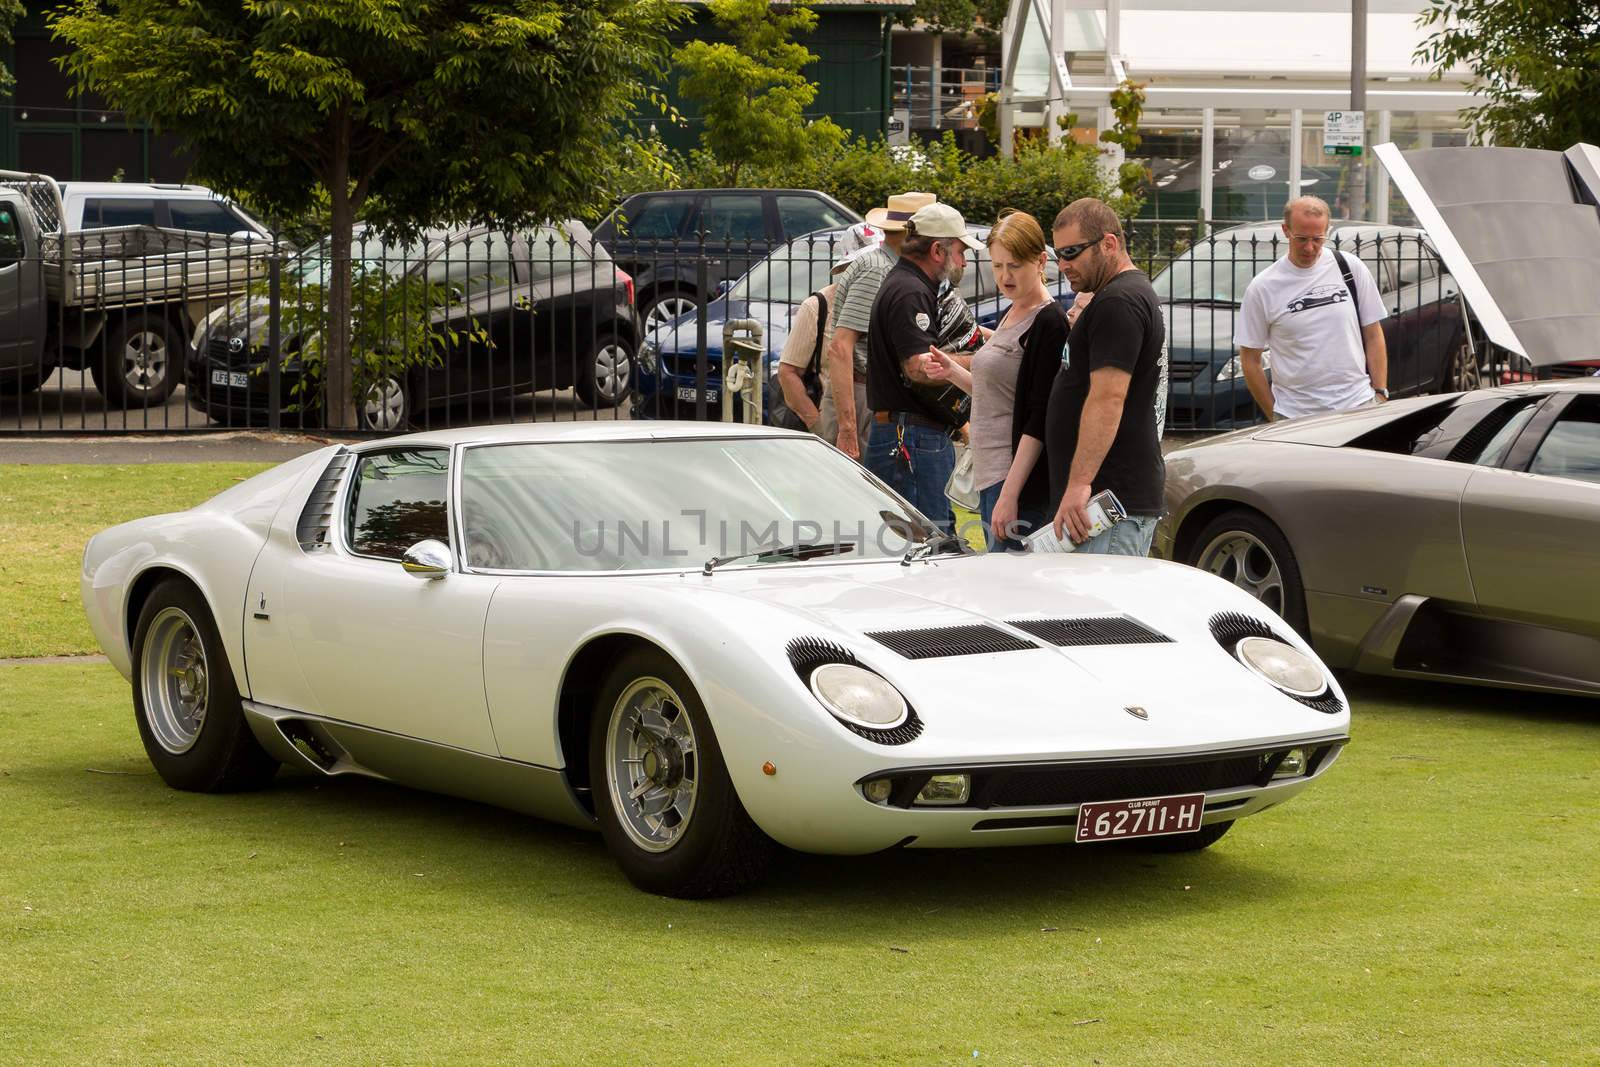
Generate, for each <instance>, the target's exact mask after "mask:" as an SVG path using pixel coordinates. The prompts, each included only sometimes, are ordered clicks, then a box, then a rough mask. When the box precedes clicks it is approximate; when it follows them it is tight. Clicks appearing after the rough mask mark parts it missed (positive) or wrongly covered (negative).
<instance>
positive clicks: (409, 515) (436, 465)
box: [347, 448, 450, 560]
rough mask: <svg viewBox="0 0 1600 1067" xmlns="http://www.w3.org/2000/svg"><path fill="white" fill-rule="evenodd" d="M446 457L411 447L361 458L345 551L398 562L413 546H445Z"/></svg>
mask: <svg viewBox="0 0 1600 1067" xmlns="http://www.w3.org/2000/svg"><path fill="white" fill-rule="evenodd" d="M449 474H450V453H449V451H448V450H446V449H443V448H413V449H403V450H400V451H395V452H377V453H373V454H370V455H366V456H363V457H361V466H360V467H359V468H358V469H357V470H356V480H355V485H354V486H352V487H351V490H350V510H349V513H348V516H347V521H348V527H347V529H348V530H349V534H350V548H351V549H352V550H353V551H355V552H358V553H360V554H361V555H363V556H378V557H380V558H382V559H396V560H397V559H399V558H400V556H401V555H402V554H403V553H404V552H405V550H406V549H408V548H410V547H411V546H412V545H414V544H416V543H417V542H418V541H426V540H428V539H429V538H432V539H434V540H436V541H443V542H444V543H446V544H449V543H450V521H449V518H448V512H447V509H446V507H445V502H446V501H447V500H448V499H449V497H450V480H449Z"/></svg>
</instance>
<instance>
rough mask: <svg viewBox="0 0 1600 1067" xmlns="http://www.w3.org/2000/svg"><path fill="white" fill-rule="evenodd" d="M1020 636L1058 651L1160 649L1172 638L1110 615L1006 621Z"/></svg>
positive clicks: (1139, 623) (1121, 616)
mask: <svg viewBox="0 0 1600 1067" xmlns="http://www.w3.org/2000/svg"><path fill="white" fill-rule="evenodd" d="M1006 625H1007V626H1015V627H1016V628H1017V629H1019V630H1021V631H1022V632H1024V633H1029V634H1032V635H1033V636H1034V637H1037V638H1038V639H1039V640H1041V641H1044V642H1046V643H1048V644H1052V645H1056V646H1059V647H1063V648H1065V647H1069V646H1076V645H1160V644H1171V643H1172V638H1170V637H1168V636H1167V635H1166V634H1163V633H1158V632H1157V631H1155V630H1152V629H1150V627H1148V626H1146V625H1145V624H1144V623H1142V622H1140V621H1138V620H1137V619H1130V618H1128V617H1127V616H1125V615H1110V616H1106V617H1103V618H1092V619H1009V620H1007V621H1006Z"/></svg>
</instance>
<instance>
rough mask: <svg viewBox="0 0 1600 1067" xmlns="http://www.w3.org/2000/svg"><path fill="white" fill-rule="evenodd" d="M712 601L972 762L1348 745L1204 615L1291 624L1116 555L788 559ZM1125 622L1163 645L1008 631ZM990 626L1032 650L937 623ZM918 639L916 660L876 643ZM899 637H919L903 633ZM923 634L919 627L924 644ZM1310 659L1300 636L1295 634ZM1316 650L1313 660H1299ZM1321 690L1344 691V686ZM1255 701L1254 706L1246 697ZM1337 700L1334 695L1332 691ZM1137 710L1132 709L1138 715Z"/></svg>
mask: <svg viewBox="0 0 1600 1067" xmlns="http://www.w3.org/2000/svg"><path fill="white" fill-rule="evenodd" d="M711 581H712V582H713V583H714V584H715V588H716V590H717V591H718V592H719V593H726V594H730V595H732V596H735V597H737V598H739V599H742V600H749V601H757V602H759V603H761V604H763V605H765V606H768V607H771V608H776V609H780V610H781V611H782V612H783V613H784V614H787V615H789V616H790V617H791V620H792V621H793V623H794V624H795V625H794V627H793V628H792V629H790V630H789V631H788V634H789V635H788V636H784V637H783V638H782V639H783V640H784V641H785V642H787V641H788V640H790V639H792V637H798V636H812V637H816V638H821V639H826V640H831V641H833V642H835V643H837V644H839V645H843V646H844V647H846V648H848V649H849V650H850V651H852V652H853V653H854V654H855V655H856V657H857V658H858V660H859V661H860V662H861V663H863V664H864V665H867V666H869V667H871V668H872V669H874V670H876V671H878V672H879V673H881V674H883V675H884V676H885V677H886V678H888V679H889V680H890V681H891V682H893V683H894V684H895V685H896V686H897V687H898V688H899V689H900V690H901V692H902V693H904V694H905V696H906V698H907V700H908V701H909V702H910V703H911V705H912V706H913V707H914V708H915V709H916V710H917V713H918V715H919V716H920V717H921V718H922V719H923V720H924V722H925V723H926V724H927V727H928V734H929V737H930V739H939V738H943V739H946V740H958V741H959V743H960V745H961V746H964V750H965V751H970V752H971V753H972V754H973V755H974V756H976V757H992V758H994V759H1007V758H1025V756H1026V755H1027V754H1030V753H1031V754H1034V755H1037V754H1038V753H1039V751H1040V749H1041V743H1042V745H1043V747H1044V748H1046V749H1052V750H1055V751H1059V752H1061V753H1063V754H1069V753H1073V752H1094V753H1097V754H1102V755H1105V754H1116V753H1121V752H1134V751H1148V750H1149V748H1150V746H1151V745H1152V744H1153V743H1157V739H1159V745H1160V747H1163V748H1166V747H1170V748H1171V749H1173V750H1174V751H1177V750H1192V749H1195V748H1202V749H1203V748H1217V749H1221V748H1227V747H1235V746H1241V745H1250V744H1256V743H1263V744H1265V743H1271V742H1275V741H1282V740H1287V739H1292V738H1295V737H1305V736H1308V735H1310V734H1318V735H1322V734H1327V735H1338V734H1343V733H1344V732H1345V731H1346V730H1347V728H1348V718H1347V716H1346V715H1342V714H1341V715H1328V714H1324V713H1322V712H1319V711H1314V710H1312V709H1310V708H1308V707H1306V706H1305V705H1303V704H1300V703H1299V702H1297V701H1295V700H1293V699H1291V698H1289V697H1287V696H1284V695H1283V694H1281V693H1279V692H1278V691H1277V690H1276V689H1274V688H1273V687H1272V686H1270V685H1268V684H1267V683H1266V682H1264V681H1262V680H1261V679H1259V678H1257V677H1255V676H1254V675H1252V674H1250V673H1249V672H1248V671H1247V670H1246V669H1245V668H1244V667H1242V666H1240V665H1239V663H1238V662H1237V661H1235V660H1234V658H1233V657H1232V656H1231V655H1230V654H1229V653H1228V652H1226V651H1225V650H1224V649H1223V648H1222V647H1221V646H1220V645H1219V644H1218V643H1217V642H1216V640H1215V639H1214V638H1213V637H1212V636H1211V633H1210V629H1209V626H1208V622H1209V619H1210V618H1211V617H1212V615H1214V614H1216V613H1217V612H1219V611H1224V610H1227V611H1237V612H1244V613H1247V614H1250V615H1251V616H1252V617H1256V618H1262V619H1265V620H1269V625H1272V626H1273V628H1274V629H1276V630H1278V631H1280V632H1282V633H1284V634H1285V635H1286V636H1287V635H1288V634H1289V628H1288V627H1287V626H1286V625H1285V624H1284V623H1283V622H1282V621H1281V620H1278V619H1276V617H1275V616H1272V615H1271V613H1270V612H1266V611H1265V610H1264V609H1262V608H1261V606H1260V604H1259V603H1257V602H1256V601H1254V600H1252V599H1250V598H1249V597H1248V596H1246V595H1244V594H1243V593H1241V592H1239V591H1238V590H1236V589H1234V588H1233V587H1232V586H1230V585H1228V584H1227V583H1225V582H1223V581H1221V580H1220V579H1218V578H1215V577H1213V576H1211V575H1209V574H1204V573H1202V572H1199V571H1195V570H1193V569H1192V568H1187V567H1178V566H1176V565H1174V564H1166V563H1161V562H1158V561H1151V560H1144V559H1130V558H1123V557H1106V556H1098V557H1090V556H1081V557H1080V556H1030V555H1016V554H1011V555H993V556H979V557H959V558H948V559H944V560H932V561H928V562H924V563H917V564H913V565H911V566H909V567H902V566H898V565H895V564H893V563H886V564H885V563H878V564H863V565H839V564H822V565H812V564H790V565H779V566H771V567H759V568H749V569H746V570H743V571H740V572H730V573H726V574H724V573H718V574H717V575H715V576H714V577H713V578H712V579H711ZM1119 618H1123V619H1131V620H1134V621H1137V622H1138V623H1141V624H1143V626H1145V627H1148V628H1149V629H1150V630H1153V631H1155V632H1156V634H1158V635H1160V636H1162V637H1166V638H1168V640H1165V641H1162V640H1159V639H1157V640H1153V641H1150V642H1147V643H1121V644H1116V643H1102V644H1093V645H1078V646H1071V647H1057V646H1055V645H1052V644H1049V643H1048V642H1045V641H1042V640H1036V639H1031V638H1029V637H1028V635H1027V633H1026V631H1023V630H1019V629H1018V628H1017V627H1016V626H1014V625H1013V624H1014V623H1016V622H1019V621H1027V620H1043V619H1052V620H1086V619H1119ZM957 626H960V627H975V626H979V627H990V628H992V629H993V630H995V631H999V633H998V634H995V633H991V634H990V635H989V636H990V637H995V638H998V639H1002V640H1010V641H1012V642H1013V643H1016V642H1020V641H1028V642H1030V643H1031V644H1032V645H1034V646H1036V647H1031V648H1026V649H1022V650H1013V651H995V652H979V653H976V654H960V653H961V652H963V651H964V650H962V649H960V648H954V649H950V648H946V649H943V650H940V649H939V645H940V644H941V636H942V635H940V634H938V633H932V634H930V633H927V632H926V631H937V630H939V629H941V628H945V627H957ZM897 631H899V632H902V633H901V635H900V637H899V638H889V640H890V641H896V640H910V641H916V640H917V639H918V638H919V636H920V638H921V642H922V644H924V645H925V646H926V648H924V649H922V650H921V651H927V650H928V649H933V650H935V651H933V652H932V653H931V654H928V655H926V656H923V655H921V651H919V655H918V658H910V657H908V656H905V655H902V654H901V653H899V652H897V651H895V650H894V649H892V648H891V647H889V645H887V644H885V643H884V640H883V638H882V636H880V637H873V636H870V635H874V634H877V635H887V634H890V633H894V632H897ZM905 631H912V632H913V633H911V634H909V635H908V634H905V633H903V632H905ZM917 632H920V634H919V633H917ZM1290 640H1292V641H1294V643H1296V644H1297V646H1298V647H1301V648H1302V649H1303V650H1305V646H1304V645H1303V643H1301V642H1299V641H1298V639H1297V638H1290ZM1306 651H1309V650H1306ZM1329 684H1330V685H1332V686H1334V691H1335V692H1338V688H1337V683H1335V682H1333V680H1332V676H1331V675H1330V676H1329ZM1248 694H1254V695H1255V696H1256V697H1258V698H1259V699H1255V700H1252V699H1249V696H1248ZM1340 696H1341V699H1342V694H1340ZM1130 708H1140V709H1143V710H1144V711H1145V715H1146V717H1144V718H1140V717H1139V716H1138V714H1137V712H1132V711H1129V710H1128V709H1130Z"/></svg>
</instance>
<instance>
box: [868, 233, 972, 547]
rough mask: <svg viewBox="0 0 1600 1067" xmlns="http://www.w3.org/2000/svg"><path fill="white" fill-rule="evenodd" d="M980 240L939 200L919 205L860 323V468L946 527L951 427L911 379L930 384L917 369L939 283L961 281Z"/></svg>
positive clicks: (934, 329)
mask: <svg viewBox="0 0 1600 1067" xmlns="http://www.w3.org/2000/svg"><path fill="white" fill-rule="evenodd" d="M981 247H983V246H982V245H980V244H979V243H978V241H977V240H976V239H975V238H974V237H973V236H972V235H971V234H969V233H968V232H967V224H966V221H965V220H964V219H962V217H961V213H960V212H959V211H957V210H956V209H955V208H953V207H950V206H949V205H947V204H930V205H928V206H927V207H924V208H921V209H920V210H918V211H917V213H916V214H914V215H912V216H911V219H910V221H909V222H907V224H906V238H905V242H904V243H903V244H902V245H901V246H900V258H899V260H898V261H896V263H895V265H894V267H893V269H891V270H890V271H889V273H888V275H887V276H885V278H884V280H883V285H882V286H881V287H880V288H879V290H878V297H877V300H876V302H875V303H874V304H873V307H872V321H871V323H870V324H869V325H868V327H867V403H868V404H869V405H870V406H871V408H872V427H871V430H870V432H869V434H868V438H867V448H866V455H865V456H864V457H863V460H864V462H865V465H866V468H867V469H868V470H869V471H871V472H872V473H873V474H875V475H877V476H878V477H879V478H881V479H883V480H884V481H885V482H887V483H888V484H889V485H890V486H891V487H892V488H893V489H894V490H895V491H896V492H898V493H899V494H900V495H901V496H903V497H905V498H906V499H907V500H909V501H911V503H912V504H914V505H915V506H916V508H917V509H918V510H919V511H921V512H922V513H923V514H925V515H927V516H928V517H929V518H931V519H933V520H934V521H935V522H938V523H940V524H942V525H943V526H944V527H945V528H946V529H948V528H949V527H950V525H951V522H952V519H951V514H950V502H949V501H948V500H947V499H946V498H945V495H944V487H945V483H946V482H947V481H949V479H950V472H951V471H952V470H954V469H955V462H956V459H955V450H954V448H952V447H951V444H950V430H951V429H952V427H951V426H950V423H949V421H948V419H947V418H946V417H945V416H944V414H943V413H942V412H941V411H940V410H939V409H938V408H937V407H936V406H935V405H933V404H932V403H931V402H930V401H929V400H928V399H927V398H926V397H924V396H922V395H919V393H918V391H917V389H916V388H915V387H914V385H913V383H922V384H924V385H929V386H937V385H940V384H942V383H936V382H934V380H933V379H932V378H929V377H928V375H927V374H926V373H925V371H924V370H923V366H924V363H925V361H926V359H927V357H928V353H929V352H930V351H931V350H932V349H933V347H934V345H935V343H936V337H937V333H938V329H939V286H940V284H941V283H944V282H948V283H949V284H950V285H952V286H955V285H959V284H960V283H961V275H962V272H963V271H964V270H965V268H966V264H967V259H966V253H967V250H968V249H971V250H973V251H977V250H978V249H979V248H981Z"/></svg>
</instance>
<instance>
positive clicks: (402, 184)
mask: <svg viewBox="0 0 1600 1067" xmlns="http://www.w3.org/2000/svg"><path fill="white" fill-rule="evenodd" d="M0 2H3V0H0ZM682 14H683V12H682V9H681V7H680V5H678V4H675V3H672V2H671V0H294V2H289V0H242V2H241V0H186V2H184V3H173V2H172V0H118V2H117V3H115V4H104V3H101V2H100V0H72V2H71V3H69V4H68V6H66V7H64V8H61V9H59V10H57V11H56V12H55V13H54V14H53V15H51V17H50V25H51V27H52V29H53V31H54V33H55V35H56V37H57V38H59V39H61V40H64V41H65V42H67V43H68V44H70V45H71V46H72V48H73V51H71V52H70V53H68V55H67V56H66V57H65V59H64V61H63V66H64V67H65V69H66V70H67V71H68V72H69V73H70V74H71V75H73V76H74V77H75V78H76V80H77V84H78V86H79V88H80V89H82V90H87V91H92V92H95V93H98V94H99V95H100V96H102V97H104V98H105V99H106V100H107V101H108V102H109V104H110V106H112V107H114V108H117V109H120V110H122V111H124V112H126V113H127V114H128V115H129V116H130V117H131V118H133V119H135V120H139V121H143V122H146V123H149V124H150V125H152V126H154V127H155V128H157V129H159V130H164V131H170V132H173V133H176V134H178V135H179V136H180V138H181V139H182V140H183V142H184V146H185V148H186V149H187V150H188V151H190V152H192V153H193V155H194V159H195V164H194V174H195V176H196V177H197V178H199V179H201V180H203V181H205V182H206V183H208V184H210V185H212V186H214V187H216V188H218V189H220V190H222V191H225V192H228V193H232V194H234V195H238V196H241V197H242V198H244V199H247V200H248V201H249V202H250V203H251V204H252V205H253V206H255V207H257V208H259V209H261V210H263V211H265V212H269V213H272V214H274V215H276V216H278V217H292V216H294V215H296V214H299V213H300V212H303V211H306V210H308V209H310V208H311V207H312V206H313V205H314V204H316V203H317V202H318V199H319V197H321V196H325V197H326V201H325V202H326V207H327V210H328V214H329V217H330V219H331V222H332V227H331V234H330V248H331V256H332V260H333V264H334V273H333V276H332V278H331V279H330V285H329V291H328V295H327V300H328V316H327V321H328V326H327V337H326V346H325V348H326V352H327V365H328V372H327V376H326V381H325V387H326V389H327V397H326V405H327V406H326V411H327V412H328V416H329V418H330V420H331V421H332V422H333V424H335V425H338V424H340V423H341V422H342V424H343V425H346V426H348V425H352V424H353V421H354V417H355V395H354V378H353V374H352V359H351V347H350V337H351V322H350V313H351V307H352V305H351V281H350V249H351V236H352V232H353V229H354V225H355V223H356V221H357V219H358V218H359V219H364V220H366V221H367V222H369V223H371V224H373V225H375V226H376V227H378V228H380V229H385V230H392V231H394V232H397V233H402V234H405V233H414V232H415V231H417V230H418V229H420V228H422V227H424V226H429V225H441V224H455V223H463V222H469V221H484V220H491V219H492V220H494V221H495V222H496V223H498V224H500V225H502V226H505V227H518V226H523V225H527V224H531V223H535V222H538V221H542V220H544V219H559V218H564V217H566V216H568V215H572V214H577V213H580V212H584V211H585V210H588V211H591V212H593V211H596V210H598V209H599V208H600V207H601V206H602V205H603V204H604V203H605V202H606V201H607V200H608V199H609V195H610V192H611V191H610V189H609V188H608V175H610V174H612V173H613V172H614V171H615V170H617V169H618V168H619V166H620V165H621V164H622V162H623V161H624V159H625V157H629V156H638V155H641V154H646V153H647V149H646V146H645V145H644V144H643V143H642V142H640V141H638V140H636V139H632V138H625V137H619V136H618V129H619V128H620V127H622V126H623V124H624V123H625V122H627V121H628V120H629V118H630V116H631V115H632V112H633V109H634V107H635V105H636V104H637V103H638V102H639V101H640V100H641V99H643V98H647V97H648V98H650V99H651V100H652V101H653V102H654V103H656V104H657V105H658V106H664V100H663V98H662V97H661V96H660V95H659V93H657V92H656V91H655V90H654V89H653V88H652V87H651V86H652V82H653V81H655V80H656V79H658V78H659V77H660V76H661V75H662V74H663V72H664V66H665V59H666V44H665V35H666V33H667V31H668V30H669V29H670V28H671V27H672V26H673V25H675V23H676V21H677V20H678V19H679V18H681V17H682Z"/></svg>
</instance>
